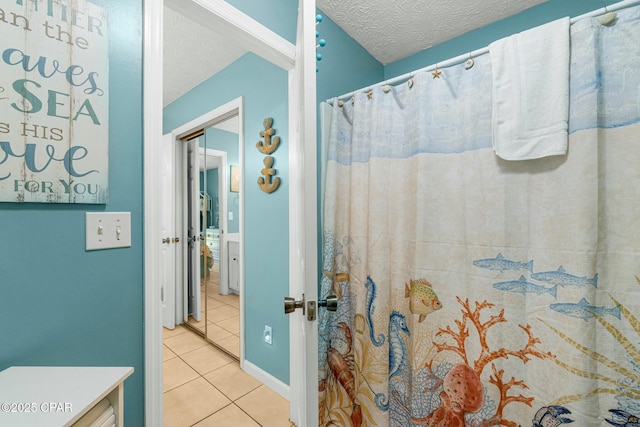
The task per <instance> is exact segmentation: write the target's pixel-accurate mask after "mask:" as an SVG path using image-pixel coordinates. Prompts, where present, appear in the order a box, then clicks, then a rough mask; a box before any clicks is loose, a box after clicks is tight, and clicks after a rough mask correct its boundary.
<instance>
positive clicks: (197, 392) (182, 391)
mask: <svg viewBox="0 0 640 427" xmlns="http://www.w3.org/2000/svg"><path fill="white" fill-rule="evenodd" d="M230 403H231V401H230V400H229V399H227V398H226V397H225V396H224V395H223V394H222V393H220V392H219V391H218V390H217V389H216V388H215V387H214V386H212V385H211V384H209V383H208V382H207V381H206V380H205V379H204V378H202V377H200V378H197V379H195V380H193V381H190V382H188V383H186V384H184V385H182V386H180V387H178V388H175V389H173V390H171V391H169V392H167V393H165V394H164V426H165V427H182V426H192V425H193V424H195V423H197V422H199V421H201V420H203V419H205V418H206V417H208V416H209V415H210V414H212V413H214V412H216V411H218V410H220V409H222V408H224V407H225V406H227V405H229V404H230Z"/></svg>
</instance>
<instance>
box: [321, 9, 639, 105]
mask: <svg viewBox="0 0 640 427" xmlns="http://www.w3.org/2000/svg"><path fill="white" fill-rule="evenodd" d="M637 4H640V0H623V1H621V2H618V3H614V4H612V5H610V6H605V7H602V8H600V9H596V10H593V11H591V12H587V13H585V14H583V15H580V16H576V17H574V18H571V23H572V24H573V23H574V22H576V21H579V20H581V19H584V18H590V17H593V16H599V15H604V14H606V13H609V12H615V11H616V10H620V9H626V8H627V7H631V6H635V5H637ZM488 52H489V46H485V47H482V48H480V49H476V50H474V51H473V52H469V53H463V54H462V55H459V56H456V57H453V58H451V59H448V60H446V61H443V62H438V63H436V64H431V65H428V66H426V67H424V68H420V69H418V70H415V71H411V72H408V73H406V74H403V75H401V76H397V77H394V78H392V79H389V80H385V81H384V82H379V83H375V84H373V85H370V86H367V87H363V88H361V89H358V90H354V91H353V92H349V93H346V94H344V95H341V96H338V97H336V98H335V99H338V100H341V99H346V98H350V97H352V96H353V95H355V94H356V93H360V92H368V91H369V90H371V88H372V87H374V86H379V85H382V84H385V85H387V84H388V85H390V84H394V83H398V82H401V81H404V80H408V79H410V78H412V77H413V76H415V75H416V74H418V73H421V72H426V71H432V70H435V69H436V67H438V68H444V67H449V66H451V65H456V64H460V63H462V62H465V61H466V60H467V59H469V58H475V57H478V56H480V55H484V54H485V53H488ZM333 99H334V98H331V99H327V100H326V101H325V102H327V103H329V104H331V103H332V102H333Z"/></svg>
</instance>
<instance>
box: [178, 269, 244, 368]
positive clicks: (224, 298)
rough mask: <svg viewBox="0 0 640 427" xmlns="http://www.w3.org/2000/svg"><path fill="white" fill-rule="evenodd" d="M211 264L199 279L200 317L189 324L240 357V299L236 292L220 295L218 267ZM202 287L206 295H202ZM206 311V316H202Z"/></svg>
mask: <svg viewBox="0 0 640 427" xmlns="http://www.w3.org/2000/svg"><path fill="white" fill-rule="evenodd" d="M219 266H220V265H219V264H218V263H215V264H214V265H213V267H212V268H211V270H210V274H209V276H208V277H206V278H205V279H203V281H202V285H203V286H202V294H201V297H200V301H201V310H200V320H199V321H196V320H195V319H194V318H193V317H189V324H190V325H191V326H193V327H195V328H197V329H199V330H200V331H202V332H203V333H205V325H206V334H207V337H209V339H210V340H211V341H213V342H215V343H216V344H217V345H219V346H220V347H222V348H224V349H225V350H226V351H228V352H229V353H231V354H233V355H235V356H236V357H237V358H239V357H240V299H239V297H238V295H236V294H229V295H220V293H219V291H220V269H219ZM205 287H206V294H205ZM205 314H206V316H205Z"/></svg>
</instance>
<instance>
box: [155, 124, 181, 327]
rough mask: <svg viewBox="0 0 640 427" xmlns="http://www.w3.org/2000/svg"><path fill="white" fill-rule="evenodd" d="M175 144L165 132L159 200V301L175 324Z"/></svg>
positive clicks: (168, 322)
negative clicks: (160, 271)
mask: <svg viewBox="0 0 640 427" xmlns="http://www.w3.org/2000/svg"><path fill="white" fill-rule="evenodd" d="M174 153H175V147H174V141H173V137H172V136H171V134H167V135H163V137H162V141H161V144H160V159H159V160H160V174H161V179H160V204H161V209H160V212H161V219H160V228H161V233H160V235H161V237H162V240H161V242H162V243H160V266H161V267H160V268H161V269H162V275H161V281H160V301H161V303H162V326H164V327H165V328H169V329H173V328H175V326H176V309H175V304H176V302H175V299H176V262H175V260H176V243H178V242H176V237H177V233H176V221H175V215H174V211H175V191H176V190H175V170H174V169H175V168H174V162H175V156H174Z"/></svg>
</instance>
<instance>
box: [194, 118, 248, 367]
mask: <svg viewBox="0 0 640 427" xmlns="http://www.w3.org/2000/svg"><path fill="white" fill-rule="evenodd" d="M238 119H239V112H238V111H237V110H235V111H233V112H232V113H230V114H227V115H225V116H224V117H221V118H220V119H219V120H215V121H214V123H213V124H212V125H211V126H209V127H207V128H206V129H204V130H202V131H201V132H200V135H199V136H198V138H196V139H194V140H193V141H194V149H196V147H197V153H198V156H197V159H194V162H193V163H194V165H197V169H198V172H197V174H192V175H188V176H194V178H195V176H197V179H194V181H195V182H193V183H192V184H193V185H192V186H191V185H189V188H190V189H191V190H190V191H189V193H192V196H193V197H194V199H195V200H197V203H187V205H188V208H189V212H188V217H190V218H194V219H195V218H197V221H196V225H197V227H198V237H197V238H196V239H194V241H198V251H197V252H195V253H197V258H198V259H197V260H198V265H194V266H193V267H194V268H191V269H190V270H192V271H191V272H195V271H198V270H199V277H197V278H194V283H197V286H191V285H189V286H188V288H189V289H190V290H191V291H190V292H189V296H188V300H189V302H190V303H189V321H188V323H187V326H189V327H190V328H193V329H195V330H196V332H198V333H199V334H201V335H202V336H203V337H206V338H207V340H208V341H209V342H210V343H211V344H212V345H214V346H216V347H218V348H219V349H221V350H222V351H224V352H226V353H227V354H229V355H231V356H232V357H234V358H236V359H237V358H238V357H239V355H238V354H235V353H234V352H233V351H229V348H225V346H224V343H221V341H223V340H225V339H227V338H230V336H231V335H232V334H233V331H234V330H236V329H237V330H238V332H239V299H238V297H239V291H240V290H239V286H238V285H239V283H238V270H237V258H238V257H237V245H238V243H237V240H238V239H237V237H238V233H239V219H240V212H239V196H240V195H239V188H237V189H235V190H236V191H232V189H231V182H232V169H233V168H232V166H237V165H238V164H239V162H240V158H239V155H240V140H239V120H238ZM236 169H237V167H236ZM192 207H195V209H196V212H191V209H190V208H192ZM194 214H195V215H194ZM234 251H235V257H234ZM225 252H228V253H225ZM234 261H235V265H234ZM187 264H188V265H190V266H191V265H193V264H192V263H190V262H188V263H187ZM189 276H191V274H190V275H189ZM198 297H199V298H198ZM197 299H199V303H198V302H195V300H197ZM192 301H194V302H193V303H192ZM196 310H197V311H196ZM223 322H224V323H223ZM232 323H234V324H232ZM221 325H224V327H222V326H221Z"/></svg>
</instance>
